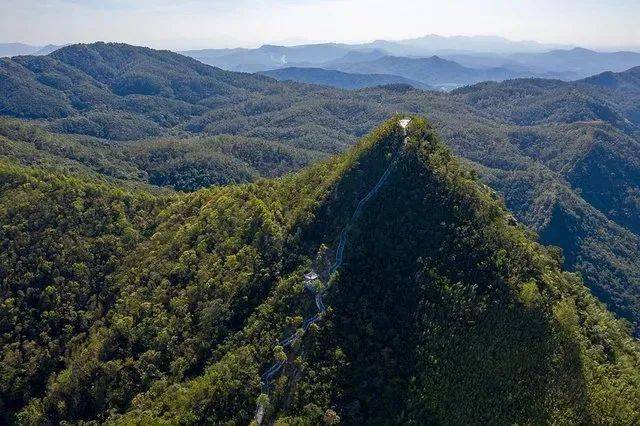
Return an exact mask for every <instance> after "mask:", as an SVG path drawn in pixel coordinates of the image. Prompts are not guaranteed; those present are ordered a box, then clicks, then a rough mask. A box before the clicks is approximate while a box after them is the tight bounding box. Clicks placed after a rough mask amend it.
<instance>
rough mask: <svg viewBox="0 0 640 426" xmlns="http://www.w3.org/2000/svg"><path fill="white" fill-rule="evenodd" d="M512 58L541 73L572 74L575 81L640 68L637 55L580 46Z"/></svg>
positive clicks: (636, 53)
mask: <svg viewBox="0 0 640 426" xmlns="http://www.w3.org/2000/svg"><path fill="white" fill-rule="evenodd" d="M510 59H512V60H515V61H517V62H519V63H521V64H524V65H526V66H528V67H530V68H532V69H535V70H538V71H546V72H570V73H572V74H573V75H574V76H575V78H576V79H577V78H584V77H587V76H590V75H593V74H598V73H601V72H604V71H611V72H621V71H625V70H628V69H629V68H633V67H637V66H640V53H638V52H595V51H593V50H589V49H584V48H580V47H576V48H573V49H569V50H552V51H549V52H544V53H519V54H513V55H510Z"/></svg>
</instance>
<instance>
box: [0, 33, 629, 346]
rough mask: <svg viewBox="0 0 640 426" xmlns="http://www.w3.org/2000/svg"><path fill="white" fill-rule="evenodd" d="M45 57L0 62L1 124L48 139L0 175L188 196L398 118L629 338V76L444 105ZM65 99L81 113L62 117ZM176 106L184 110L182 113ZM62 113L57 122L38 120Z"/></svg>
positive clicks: (161, 56) (22, 140)
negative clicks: (78, 172) (77, 177)
mask: <svg viewBox="0 0 640 426" xmlns="http://www.w3.org/2000/svg"><path fill="white" fill-rule="evenodd" d="M65 52H67V53H65ZM54 55H55V56H56V57H58V56H59V55H60V57H62V58H66V59H64V61H66V62H63V61H61V60H59V59H56V58H54V57H53V56H54ZM54 55H52V56H47V57H37V58H34V57H23V58H17V60H16V58H14V59H11V60H3V62H2V64H3V66H4V67H5V68H4V72H5V73H6V75H7V76H8V77H6V78H3V79H0V87H2V88H3V89H2V92H0V93H2V96H0V102H2V103H3V105H5V106H8V107H9V109H5V110H4V114H6V115H14V116H16V115H17V116H18V117H25V116H27V117H42V118H39V119H38V121H37V123H32V124H34V125H38V126H42V127H44V128H45V133H48V132H53V133H54V134H53V135H49V136H47V137H44V138H40V136H37V135H36V136H33V137H32V136H29V135H30V133H29V132H27V136H26V137H24V136H15V137H14V136H12V134H10V133H9V134H8V135H6V139H5V140H4V141H5V146H6V147H7V148H4V147H3V148H4V149H5V151H4V152H5V155H6V156H7V158H8V159H9V160H15V159H19V161H20V163H21V164H24V165H37V164H40V163H42V164H45V163H46V164H47V165H49V166H52V167H53V168H63V169H66V170H69V168H71V169H73V170H75V169H78V168H82V169H83V170H85V171H86V170H87V169H89V170H90V171H91V173H93V175H94V176H95V177H96V178H98V179H103V180H104V179H107V180H113V179H120V180H123V179H124V180H127V181H128V182H131V180H133V181H134V182H135V184H136V185H140V184H149V183H152V184H155V185H164V186H169V187H171V188H175V189H183V190H193V189H196V188H199V187H202V186H206V185H209V184H212V183H214V184H219V183H229V182H244V181H246V180H252V179H255V178H257V177H259V176H273V175H275V174H279V173H286V172H288V171H291V170H294V169H297V168H299V167H301V166H302V165H303V164H306V163H308V162H310V161H313V160H315V159H318V158H322V157H325V156H327V155H328V154H331V153H337V152H341V151H343V150H344V149H346V148H347V147H348V146H350V145H352V144H353V143H355V140H356V139H357V138H358V137H360V136H362V135H363V134H365V133H366V132H368V131H370V130H371V129H372V128H374V126H375V124H376V123H378V122H380V121H382V120H384V119H385V118H386V117H389V116H391V115H392V114H393V113H394V112H395V111H408V112H413V113H419V114H427V115H428V116H429V117H430V118H431V119H432V120H433V123H434V125H435V126H436V128H437V129H438V131H439V132H440V133H441V135H442V137H443V140H444V141H445V143H446V144H447V145H448V146H449V147H450V148H451V149H452V150H453V151H454V152H455V153H456V154H458V155H459V156H461V157H462V158H464V159H465V161H466V162H467V163H468V164H470V165H471V166H472V167H474V168H475V169H476V170H477V172H478V173H479V176H480V177H481V178H482V179H483V181H484V182H485V183H486V184H488V185H490V186H492V187H493V188H495V189H496V190H498V191H499V192H500V194H501V195H502V196H503V197H504V198H505V202H506V204H507V206H508V207H509V208H510V209H511V210H512V211H513V212H514V215H515V217H516V218H517V219H518V220H519V221H521V222H523V223H524V224H526V225H527V226H529V227H530V228H531V229H533V230H535V231H537V232H538V233H539V235H540V236H541V241H542V242H544V243H545V244H552V245H556V246H559V247H561V248H562V250H563V252H564V255H565V266H566V267H567V268H568V269H570V270H573V271H576V272H579V273H580V274H582V275H583V277H584V279H585V282H586V283H587V285H588V286H589V288H590V289H592V290H593V291H594V293H595V294H596V295H597V296H598V297H599V298H600V299H601V300H602V301H604V302H605V303H606V304H607V306H608V307H609V309H611V310H613V311H614V312H616V313H617V314H619V315H621V316H623V317H624V318H627V319H629V320H630V321H632V322H633V323H635V324H640V322H639V320H640V259H639V258H638V256H637V253H638V250H639V249H640V236H639V233H638V229H639V228H638V226H639V224H638V217H640V207H639V206H640V204H638V195H637V194H638V193H639V192H638V191H639V190H638V188H639V187H640V182H639V180H638V170H639V168H638V164H640V158H639V157H638V155H639V154H638V153H639V152H640V150H638V143H639V142H638V141H639V140H640V136H639V135H640V131H639V126H640V112H639V110H638V105H640V102H638V92H639V91H640V85H639V84H638V83H637V69H632V70H629V71H627V72H624V73H615V74H603V75H600V76H595V77H593V78H590V79H587V80H584V81H579V82H574V83H566V82H562V81H559V80H543V79H517V80H509V81H505V82H501V83H495V82H488V83H480V84H478V85H475V86H472V87H467V88H463V89H459V90H456V91H454V92H452V93H448V94H447V93H439V92H433V91H431V92H425V91H421V90H415V89H412V88H411V87H409V86H398V85H394V86H385V87H375V88H365V89H359V90H351V91H344V90H339V89H336V88H330V87H319V86H313V85H309V84H299V83H293V82H277V81H275V80H273V79H270V78H267V77H263V76H256V75H247V74H238V73H231V72H226V71H222V70H219V69H214V68H211V67H208V66H206V65H204V64H200V63H197V62H196V61H194V60H192V59H189V58H184V57H182V56H180V55H177V54H173V53H170V52H158V51H153V50H151V49H144V48H136V47H132V46H126V45H115V44H96V45H80V46H70V47H67V48H64V49H61V50H59V51H57V52H56V53H55V54H54ZM123 58H129V59H132V61H131V62H126V61H124V59H123ZM67 62H68V63H69V64H73V65H68V64H67ZM125 62H126V63H127V64H129V65H127V66H125V65H123V64H124V63H125ZM21 63H25V64H41V65H42V67H43V68H40V65H38V67H35V65H33V68H34V69H33V70H31V69H30V68H28V67H26V66H23V65H21ZM45 65H46V66H45ZM42 70H46V72H45V71H42ZM85 70H86V72H85ZM101 70H102V71H101ZM104 70H110V71H108V73H111V74H110V75H111V77H106V76H103V75H102V74H101V73H102V72H103V71H104ZM131 70H136V71H135V73H137V74H138V75H144V76H145V77H144V79H147V80H149V81H157V82H160V83H158V84H159V85H158V86H157V87H159V88H161V89H160V91H159V92H158V93H155V94H147V95H142V94H139V93H134V94H126V92H123V93H121V94H117V93H116V91H117V90H120V89H117V87H119V86H118V85H114V82H117V81H124V80H127V79H128V78H129V76H130V72H132V71H131ZM49 74H51V75H54V76H56V78H58V79H60V81H67V80H68V81H86V86H82V85H79V86H78V87H76V86H75V85H74V84H69V85H66V86H65V85H62V86H60V87H61V88H60V89H55V91H53V92H49V90H53V89H52V88H51V87H49V86H47V85H45V84H43V83H41V82H40V80H42V81H48V80H47V79H46V78H44V77H43V75H49ZM93 75H96V76H97V77H96V78H99V79H100V80H99V81H98V80H97V79H96V78H94V77H93ZM105 75H106V74H105ZM144 79H143V80H144ZM52 81H56V80H55V79H53V80H52ZM49 84H52V83H49ZM110 85H113V87H112V86H110ZM185 86H186V87H187V89H184V90H182V89H180V88H183V87H185ZM7 87H8V88H7ZM87 87H94V88H95V91H94V92H92V91H91V90H88V89H86V88H87ZM132 87H135V86H132ZM143 87H146V86H144V85H143ZM179 89H180V90H179ZM92 90H93V89H92ZM14 93H15V94H19V95H16V96H14ZM92 93H93V94H95V96H93V95H92V96H93V97H89V96H90V95H91V94H92ZM190 93H191V94H190ZM76 95H77V96H85V97H87V98H86V99H87V102H85V103H78V102H77V101H74V96H76ZM185 96H187V98H188V99H189V101H182V100H179V98H181V97H182V98H184V97H185ZM189 96H193V98H189ZM15 105H21V108H14V107H15ZM11 108H13V109H11ZM59 109H61V110H63V111H69V112H68V114H69V115H68V116H66V117H62V118H59V116H58V115H56V114H52V115H51V116H46V115H45V116H43V115H38V114H36V113H39V112H42V111H57V110H59ZM61 132H62V133H68V134H71V136H70V137H68V136H63V135H60V133H61ZM86 135H90V136H91V137H87V136H86ZM153 135H157V136H155V137H153V138H152V139H151V140H142V141H141V140H140V139H148V138H151V137H152V136H153ZM96 136H98V137H97V138H96ZM210 137H211V138H210ZM69 138H70V139H69ZM118 139H138V140H135V141H130V140H127V141H120V140H118ZM7 140H12V141H13V142H11V143H8V142H6V141H7ZM209 141H211V142H209ZM156 142H157V147H156ZM254 144H255V148H254V147H253V145H254ZM45 157H47V158H48V159H47V158H45ZM69 161H71V162H69ZM637 327H638V326H637ZM638 333H640V327H638Z"/></svg>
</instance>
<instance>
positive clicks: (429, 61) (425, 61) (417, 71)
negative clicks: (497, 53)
mask: <svg viewBox="0 0 640 426" xmlns="http://www.w3.org/2000/svg"><path fill="white" fill-rule="evenodd" d="M336 69H339V70H340V71H344V72H353V73H359V74H392V75H398V76H401V77H405V78H409V79H412V80H417V81H419V82H422V83H424V84H427V85H431V86H436V87H445V88H449V89H451V88H455V87H459V86H464V85H468V84H473V83H477V82H480V81H485V80H506V79H509V78H515V77H519V76H522V75H523V74H522V73H518V72H516V71H511V70H508V69H506V68H489V69H475V68H467V67H463V66H462V65H460V64H458V63H456V62H453V61H449V60H446V59H442V58H440V57H438V56H432V57H429V58H407V57H399V56H385V57H382V58H379V59H375V60H372V61H366V62H356V63H347V64H338V65H336Z"/></svg>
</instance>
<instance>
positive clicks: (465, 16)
mask: <svg viewBox="0 0 640 426" xmlns="http://www.w3.org/2000/svg"><path fill="white" fill-rule="evenodd" d="M0 10H1V11H2V14H0V42H10V41H19V42H25V43H30V44H46V43H55V44H62V43H69V42H89V41H95V40H108V41H123V42H127V43H134V44H141V45H150V46H153V47H164V48H171V49H180V48H198V47H229V46H257V45H260V44H262V43H284V44H292V43H302V42H318V41H344V42H354V41H370V40H374V39H390V40H393V39H403V38H410V37H418V36H421V35H425V34H440V35H500V36H504V37H507V38H511V39H514V40H537V41H541V42H554V43H564V44H574V45H581V46H586V47H594V46H639V45H640V24H639V22H640V0H535V1H534V0H437V1H431V0H404V1H398V0H253V1H250V0H186V1H179V0H173V1H170V0H137V1H136V0H128V1H127V0H0Z"/></svg>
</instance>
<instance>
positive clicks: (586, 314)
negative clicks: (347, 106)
mask: <svg viewBox="0 0 640 426" xmlns="http://www.w3.org/2000/svg"><path fill="white" fill-rule="evenodd" d="M392 163H393V165H394V166H393V167H391V168H390V167H389V166H390V165H391V164H392ZM2 167H3V176H4V179H3V180H4V182H5V183H4V184H3V187H2V188H3V189H2V203H3V204H2V206H1V207H0V214H1V215H2V216H3V219H2V220H3V222H2V223H3V224H7V223H11V224H14V225H12V226H3V228H2V230H3V235H2V244H3V247H7V248H10V250H3V252H2V259H3V260H2V262H3V263H2V265H8V264H12V263H11V262H12V260H11V259H12V258H13V259H17V258H20V259H23V258H24V259H30V260H29V261H30V262H35V263H34V264H36V265H38V269H36V271H37V272H36V273H34V272H33V271H34V269H33V268H31V267H29V266H28V265H26V264H25V265H24V267H23V268H20V269H15V268H11V269H7V267H6V266H2V268H0V273H3V274H6V273H7V272H8V271H10V270H11V273H12V274H13V275H12V276H11V277H10V280H9V281H10V282H13V283H18V282H20V283H24V284H21V290H22V292H24V294H22V292H21V291H20V290H17V289H15V288H14V289H13V290H11V293H12V297H11V298H9V299H7V298H4V299H3V300H5V302H4V303H5V306H4V309H3V313H4V312H11V317H4V316H3V317H2V320H3V329H4V330H5V334H4V335H3V339H5V341H4V342H3V343H4V345H3V348H6V350H7V351H6V352H5V353H3V360H4V362H3V364H2V365H3V369H5V371H4V372H3V374H2V380H3V383H2V385H3V387H2V401H3V404H4V405H3V411H4V412H5V413H7V415H8V416H9V419H10V416H11V414H12V413H15V414H16V415H17V417H16V419H17V420H18V421H19V422H21V423H28V424H29V423H41V422H45V421H46V422H50V423H58V422H62V421H69V422H72V423H76V422H81V421H89V420H97V421H99V422H103V421H104V422H107V423H111V424H132V423H134V424H135V423H137V424H157V423H182V424H201V423H225V422H232V423H244V424H246V423H249V422H250V421H251V420H252V419H253V417H254V413H255V410H256V406H257V405H256V403H257V401H258V400H260V402H261V404H264V406H265V407H266V411H265V419H266V421H279V422H282V423H285V424H291V423H293V424H298V423H302V424H306V423H322V422H324V423H326V424H335V423H336V422H337V421H338V420H340V421H341V422H343V423H345V424H354V423H355V424H362V423H379V422H387V423H399V422H402V423H416V422H424V421H428V422H437V423H478V422H486V421H489V420H493V421H497V422H500V423H541V422H549V423H552V422H565V423H616V424H629V423H634V422H637V421H639V420H640V404H639V401H640V394H639V392H640V346H639V345H638V343H637V342H635V341H634V340H633V339H632V338H631V337H630V335H629V329H628V327H627V325H625V323H623V322H621V321H619V320H616V319H615V318H614V317H613V316H612V314H610V313H609V312H607V310H606V309H605V308H604V307H603V306H602V305H601V304H600V303H599V302H597V301H596V299H595V298H594V297H593V296H592V295H591V294H590V293H589V291H588V290H587V289H586V288H585V287H584V286H583V284H582V282H581V281H580V279H579V278H578V277H577V276H575V275H573V274H570V273H566V272H562V271H561V269H560V264H559V262H560V259H559V257H558V253H557V251H555V250H552V249H547V248H545V247H543V246H540V245H539V244H537V243H536V242H534V240H533V238H534V236H533V235H532V234H531V233H530V232H529V231H526V230H525V229H524V227H522V226H520V225H515V224H514V223H513V220H512V219H510V215H509V213H508V211H507V210H506V209H505V207H504V206H503V205H502V204H501V203H500V202H499V201H498V200H496V196H495V195H494V194H493V192H492V191H491V190H489V189H488V188H487V187H485V186H484V185H482V184H480V183H479V182H478V180H477V178H476V177H475V172H473V171H472V170H471V169H469V168H466V167H463V166H461V165H460V164H459V163H458V161H457V160H455V159H454V158H453V157H452V156H451V154H450V153H449V151H448V150H447V149H446V148H445V146H444V145H443V144H442V143H441V142H440V141H439V138H438V136H437V135H436V134H435V132H434V130H433V128H431V127H430V126H429V125H427V124H425V123H424V122H423V121H422V120H421V119H420V118H418V117H414V118H413V120H412V122H411V124H410V127H409V134H408V138H407V139H406V140H405V138H404V136H403V133H402V130H401V129H400V127H399V126H398V121H397V119H393V120H390V121H388V122H387V123H385V124H383V125H382V126H381V127H380V128H378V129H377V130H376V131H375V132H373V133H372V134H371V135H370V136H368V137H366V138H364V139H363V140H362V141H361V142H359V143H358V145H357V146H356V147H354V148H351V149H349V150H348V151H347V152H346V153H345V154H344V155H342V156H339V157H334V158H332V159H330V160H326V161H323V162H320V163H318V164H316V165H314V166H312V167H309V168H305V169H303V170H302V171H300V172H299V173H297V174H294V175H289V176H286V177H283V178H279V179H276V180H258V181H257V182H255V183H250V184H245V185H231V186H225V187H214V188H211V189H203V190H199V191H196V192H193V193H190V194H182V195H174V196H170V197H166V196H161V195H152V194H150V193H145V192H141V191H138V190H122V189H119V188H118V186H116V185H115V184H106V183H92V182H90V178H89V177H87V178H85V181H79V180H78V179H77V178H74V177H70V176H65V175H62V174H60V173H59V172H53V171H50V172H45V171H41V170H39V171H37V170H32V169H27V168H24V167H21V166H13V165H9V164H6V163H3V166H2ZM386 170H389V172H387V173H388V179H387V180H386V181H383V184H382V185H381V186H380V189H379V191H378V192H376V193H374V194H373V195H372V196H371V197H370V198H369V199H368V200H367V201H366V203H364V204H363V203H361V202H360V200H362V199H363V197H365V195H366V194H367V193H369V192H370V190H371V188H372V187H373V186H375V185H376V182H378V181H379V179H380V177H381V176H382V175H383V174H384V173H385V171H386ZM16 200H17V201H16ZM358 205H362V206H363V207H361V208H360V209H361V212H362V214H361V215H354V214H353V213H354V211H355V210H356V209H357V208H358V207H357V206H358ZM62 212H64V213H66V214H64V215H62ZM351 217H353V218H355V219H353V220H352V221H351V222H350V219H349V218H351ZM26 218H30V220H29V221H26ZM36 218H37V220H35V219H36ZM348 223H351V226H350V227H349V229H348V233H347V239H346V246H345V251H344V263H343V264H342V266H341V268H339V269H338V271H337V272H336V273H335V274H334V275H332V276H331V277H329V281H323V283H325V285H326V288H327V289H326V294H325V303H326V304H327V305H328V306H329V309H328V310H327V311H326V312H325V313H324V314H323V316H322V317H321V320H320V321H319V322H318V323H317V326H316V327H312V328H309V330H308V332H306V333H302V334H301V335H300V337H299V338H298V339H296V342H295V344H294V345H293V346H292V348H291V349H286V350H284V351H283V349H282V348H281V347H278V341H279V339H281V338H283V337H284V336H286V335H288V334H289V333H290V332H291V331H293V330H295V329H296V327H300V321H302V318H306V317H307V316H308V315H310V314H312V313H313V312H314V308H315V307H314V302H313V300H312V299H311V298H309V296H308V294H307V293H306V290H305V288H304V287H303V286H302V274H303V273H305V272H308V271H309V269H310V268H314V269H315V270H317V271H319V272H321V275H323V274H324V272H323V271H325V268H326V265H327V264H328V263H330V262H331V259H332V258H333V256H335V249H336V247H337V244H338V241H339V239H340V236H339V235H340V233H341V231H342V230H343V229H344V227H345V226H346V224H348ZM68 227H73V229H75V230H76V231H75V232H73V233H71V234H69V233H67V232H65V230H66V229H67V228H68ZM36 237H37V238H36ZM30 238H34V239H33V240H32V239H30ZM27 247H32V248H33V249H32V250H30V253H32V254H31V255H26V254H24V252H23V250H25V249H26V248H27ZM39 253H41V254H39ZM114 256H116V257H117V258H118V261H117V262H114V261H113V259H114ZM2 278H3V283H6V282H8V281H7V279H6V278H8V277H6V276H3V277H2ZM323 280H324V279H323ZM52 282H53V283H56V284H57V285H56V284H53V286H54V287H52V284H51V283H52ZM3 286H5V284H3ZM59 287H64V288H66V289H68V290H67V291H65V292H64V293H63V294H59V293H58V291H57V289H58V288H59ZM4 288H5V287H3V289H4ZM26 288H30V289H31V290H29V291H26V290H25V289H26ZM63 306H64V308H63ZM87 307H89V309H87ZM8 308H10V309H8ZM41 311H42V312H49V313H48V314H46V315H42V316H36V315H35V314H36V313H37V312H41ZM62 312H64V313H65V315H64V316H62V317H61V316H60V313H62ZM12 323H14V324H16V323H19V324H24V325H23V326H21V327H19V328H11V330H12V333H13V334H7V331H6V330H7V328H6V327H7V326H8V325H9V324H12ZM61 332H62V335H60V333H61ZM36 336H37V339H36ZM52 342H55V344H56V345H60V347H65V348H67V351H65V352H64V353H61V354H60V356H59V357H58V358H57V359H56V362H54V363H51V362H49V359H48V358H47V357H46V356H40V357H37V356H34V355H33V354H37V353H43V352H42V351H43V350H44V348H45V347H46V348H47V349H49V350H50V348H51V347H52V346H51V344H52ZM38 351H40V352H38ZM282 356H284V360H285V361H286V363H285V367H284V371H283V373H282V374H281V375H279V376H278V377H277V378H276V379H275V381H274V382H273V384H272V386H271V387H270V389H269V391H268V392H267V393H266V394H264V395H262V396H260V394H261V392H262V391H261V388H260V383H259V382H260V376H261V374H262V373H263V372H264V371H265V369H266V368H268V367H269V366H270V365H271V364H272V363H273V362H274V357H275V358H278V357H282ZM23 360H29V362H30V363H31V364H27V365H25V364H24V361H23ZM32 365H33V366H37V367H38V368H32ZM27 367H28V368H27ZM6 377H10V378H11V380H12V381H11V382H4V380H5V378H6ZM16 383H20V384H22V385H21V386H17V385H16ZM14 389H16V390H19V392H14V393H10V392H9V391H10V390H11V391H13V390H14Z"/></svg>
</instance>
